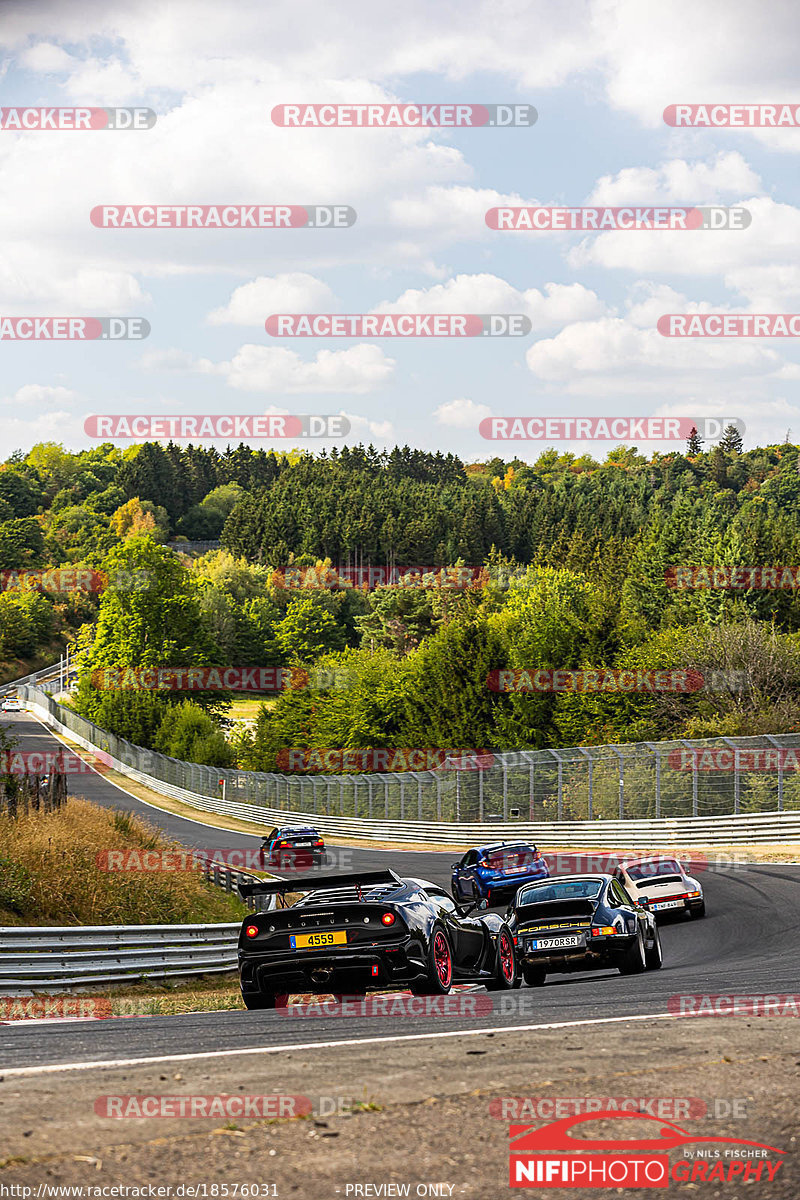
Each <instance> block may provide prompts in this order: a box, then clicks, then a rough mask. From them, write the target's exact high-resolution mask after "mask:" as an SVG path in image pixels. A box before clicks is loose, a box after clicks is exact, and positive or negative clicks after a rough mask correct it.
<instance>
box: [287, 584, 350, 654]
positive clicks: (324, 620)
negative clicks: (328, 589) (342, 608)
mask: <svg viewBox="0 0 800 1200" xmlns="http://www.w3.org/2000/svg"><path fill="white" fill-rule="evenodd" d="M275 637H276V639H277V642H278V645H279V646H280V648H281V650H282V651H283V653H284V654H285V655H286V657H287V659H289V660H290V661H292V662H298V663H309V662H313V661H314V659H315V658H319V656H320V655H321V654H324V653H326V652H327V651H330V650H341V649H343V647H344V637H343V635H342V631H341V629H340V628H339V626H338V625H337V623H336V618H335V616H334V615H333V613H332V612H331V611H330V608H329V607H328V605H327V604H326V601H325V597H324V596H322V595H317V594H315V593H311V592H303V593H301V594H300V595H299V596H297V597H296V598H295V599H294V600H292V601H291V603H290V604H289V607H288V608H287V610H286V616H285V617H284V618H283V620H282V621H280V622H279V623H278V625H277V626H276V628H275Z"/></svg>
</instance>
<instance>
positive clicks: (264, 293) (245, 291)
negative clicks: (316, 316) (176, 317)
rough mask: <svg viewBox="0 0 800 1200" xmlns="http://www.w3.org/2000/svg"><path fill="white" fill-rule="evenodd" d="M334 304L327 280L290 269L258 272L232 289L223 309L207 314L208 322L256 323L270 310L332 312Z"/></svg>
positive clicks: (260, 323)
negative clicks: (261, 273) (325, 281)
mask: <svg viewBox="0 0 800 1200" xmlns="http://www.w3.org/2000/svg"><path fill="white" fill-rule="evenodd" d="M337 307H338V305H337V301H336V297H335V295H334V293H333V292H332V290H331V289H330V288H329V287H328V285H327V283H323V282H322V280H321V279H316V278H315V277H314V276H313V275H307V274H306V273H305V272H303V271H292V272H290V273H288V274H285V275H274V276H268V275H259V277H258V279H253V280H251V281H250V283H244V284H242V286H241V287H238V288H236V290H235V291H234V292H233V294H232V296H231V298H230V300H229V301H228V303H227V304H226V305H225V306H224V307H223V308H215V309H214V311H213V312H211V313H209V314H208V323H209V324H210V325H260V326H261V327H262V328H263V326H264V322H265V321H266V319H267V317H268V316H270V315H271V314H272V313H315V312H332V311H335V309H336V308H337Z"/></svg>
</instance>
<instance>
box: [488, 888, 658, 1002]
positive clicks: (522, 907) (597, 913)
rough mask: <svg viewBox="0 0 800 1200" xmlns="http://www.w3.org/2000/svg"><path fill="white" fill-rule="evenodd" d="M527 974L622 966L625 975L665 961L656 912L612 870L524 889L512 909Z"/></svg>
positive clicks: (531, 979)
mask: <svg viewBox="0 0 800 1200" xmlns="http://www.w3.org/2000/svg"><path fill="white" fill-rule="evenodd" d="M506 918H507V920H508V926H509V928H510V930H511V932H512V934H513V936H514V940H515V943H516V947H517V957H518V959H519V962H520V967H521V970H522V977H523V979H524V980H525V982H526V983H528V984H531V985H532V986H538V985H540V984H543V983H544V981H545V979H546V977H547V975H548V974H557V973H561V972H569V971H590V970H592V969H594V968H603V967H605V968H609V967H616V969H617V970H618V971H620V973H621V974H623V975H635V974H637V973H638V972H640V971H655V970H658V968H659V967H660V966H661V940H660V938H659V936H658V928H657V926H656V921H655V917H654V916H653V914H652V913H651V912H649V911H648V910H647V909H646V908H644V907H643V906H642V905H641V904H637V902H636V901H635V900H634V899H633V898H632V897H631V896H629V895H628V893H627V891H626V890H625V888H624V887H623V886H622V884H621V883H620V882H619V881H618V880H616V879H614V877H613V876H612V875H602V874H598V875H561V876H557V877H556V878H553V879H547V880H542V882H541V883H532V884H528V885H527V886H525V887H523V888H520V890H519V891H518V892H517V895H516V897H515V898H514V900H513V901H512V903H511V905H510V906H509V909H508V912H507V913H506Z"/></svg>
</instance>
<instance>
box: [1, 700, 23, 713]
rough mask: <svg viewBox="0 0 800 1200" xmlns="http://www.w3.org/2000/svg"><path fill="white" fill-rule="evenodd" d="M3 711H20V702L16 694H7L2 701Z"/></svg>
mask: <svg viewBox="0 0 800 1200" xmlns="http://www.w3.org/2000/svg"><path fill="white" fill-rule="evenodd" d="M3 712H22V704H21V703H20V701H19V700H18V699H17V697H16V696H9V697H8V699H6V700H4V701H3Z"/></svg>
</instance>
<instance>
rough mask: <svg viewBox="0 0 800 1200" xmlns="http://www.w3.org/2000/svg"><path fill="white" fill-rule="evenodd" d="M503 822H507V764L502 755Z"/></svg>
mask: <svg viewBox="0 0 800 1200" xmlns="http://www.w3.org/2000/svg"><path fill="white" fill-rule="evenodd" d="M503 820H504V821H507V820H508V763H507V762H506V756H505V754H504V755H503Z"/></svg>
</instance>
